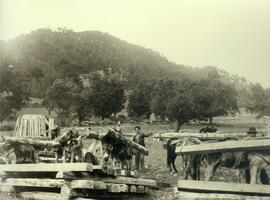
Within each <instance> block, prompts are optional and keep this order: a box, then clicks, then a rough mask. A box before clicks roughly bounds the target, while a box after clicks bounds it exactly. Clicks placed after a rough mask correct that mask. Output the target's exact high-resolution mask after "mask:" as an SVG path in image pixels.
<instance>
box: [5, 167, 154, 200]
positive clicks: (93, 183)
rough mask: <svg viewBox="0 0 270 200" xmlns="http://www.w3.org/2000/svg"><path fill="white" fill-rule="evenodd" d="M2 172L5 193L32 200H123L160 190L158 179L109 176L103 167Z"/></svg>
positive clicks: (24, 169)
mask: <svg viewBox="0 0 270 200" xmlns="http://www.w3.org/2000/svg"><path fill="white" fill-rule="evenodd" d="M0 172H1V173H2V174H3V173H4V177H2V179H0V189H1V190H2V191H5V192H13V193H16V195H18V196H20V197H22V198H31V199H48V198H50V199H70V198H72V199H76V198H79V197H82V198H98V199H106V198H108V199H122V198H123V197H128V196H130V195H132V194H133V195H134V194H135V195H138V194H140V195H145V194H147V193H148V192H149V189H157V188H158V186H157V182H156V181H155V180H150V179H141V178H132V177H125V176H122V177H118V176H117V177H116V176H106V174H103V168H102V167H101V166H99V165H92V164H90V163H57V164H45V163H42V164H11V165H3V167H2V166H1V168H0ZM14 172H16V173H14ZM44 191H46V193H44Z"/></svg>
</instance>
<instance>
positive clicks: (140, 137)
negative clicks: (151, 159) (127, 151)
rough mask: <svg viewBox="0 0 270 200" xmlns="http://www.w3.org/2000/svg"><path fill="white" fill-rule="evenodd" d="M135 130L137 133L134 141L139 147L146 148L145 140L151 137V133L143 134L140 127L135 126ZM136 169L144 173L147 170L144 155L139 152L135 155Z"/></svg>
mask: <svg viewBox="0 0 270 200" xmlns="http://www.w3.org/2000/svg"><path fill="white" fill-rule="evenodd" d="M134 129H135V131H136V134H135V135H134V137H133V141H134V142H136V143H138V144H139V145H142V146H143V147H145V142H144V138H145V137H148V136H150V135H151V133H149V134H145V133H141V127H140V126H135V128H134ZM135 167H136V169H137V170H138V171H142V170H144V169H145V165H144V154H142V153H141V152H139V151H137V152H136V154H135Z"/></svg>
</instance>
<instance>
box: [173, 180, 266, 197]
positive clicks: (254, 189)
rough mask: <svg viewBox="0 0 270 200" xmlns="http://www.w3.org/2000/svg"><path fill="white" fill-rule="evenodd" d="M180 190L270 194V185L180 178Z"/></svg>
mask: <svg viewBox="0 0 270 200" xmlns="http://www.w3.org/2000/svg"><path fill="white" fill-rule="evenodd" d="M178 190H179V191H193V192H208V193H211V192H213V193H230V194H247V195H248V194H249V195H251V194H252V195H255V194H256V195H269V196H270V185H258V184H240V183H226V182H215V181H193V180H192V181H191V180H179V181H178Z"/></svg>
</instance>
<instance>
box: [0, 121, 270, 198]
mask: <svg viewBox="0 0 270 200" xmlns="http://www.w3.org/2000/svg"><path fill="white" fill-rule="evenodd" d="M215 123H216V124H217V127H218V129H219V132H220V133H234V132H237V133H244V132H246V131H247V130H248V128H249V127H251V126H255V127H256V128H257V130H258V132H262V133H264V134H266V133H267V130H266V129H265V126H266V124H265V123H264V122H263V121H262V120H260V121H257V120H254V119H253V117H252V116H249V118H244V120H242V118H238V117H237V118H235V119H231V118H227V119H226V118H218V119H216V120H215ZM135 125H137V124H123V126H122V130H123V132H134V130H133V128H134V126H135ZM140 125H141V127H142V131H143V132H150V131H152V132H153V133H159V132H171V131H172V130H173V128H174V125H173V124H156V125H149V124H140ZM202 126H203V125H198V124H191V125H190V126H183V127H182V130H183V131H185V132H198V130H199V129H200V128H201V127H202ZM106 128H107V127H100V126H95V127H93V130H95V131H98V132H103V131H105V130H106ZM1 135H12V131H5V132H0V136H1ZM162 144H163V142H161V141H157V140H155V139H153V138H147V140H146V145H147V147H148V148H149V156H147V157H146V166H147V169H146V170H145V172H144V173H142V174H140V175H141V176H142V177H143V178H150V179H156V180H159V181H163V182H166V183H170V184H171V187H169V188H163V189H161V190H154V191H151V194H150V195H149V196H147V198H144V199H149V200H152V199H160V200H161V199H174V198H175V197H174V192H173V187H175V186H176V185H177V181H178V180H179V179H183V172H182V166H181V159H180V157H178V158H177V159H176V167H177V169H178V170H179V172H178V173H177V174H171V173H170V172H169V171H168V169H167V167H166V150H165V149H163V148H162ZM202 171H204V166H202ZM202 175H203V172H202ZM214 180H215V181H224V182H236V181H237V176H236V171H235V170H233V169H227V168H221V169H219V170H218V171H217V173H216V174H215V177H214ZM0 199H8V197H7V196H0ZM10 199H14V198H10ZM133 199H134V198H133ZM136 199H141V198H139V197H138V198H136Z"/></svg>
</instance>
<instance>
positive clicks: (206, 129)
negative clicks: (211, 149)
mask: <svg viewBox="0 0 270 200" xmlns="http://www.w3.org/2000/svg"><path fill="white" fill-rule="evenodd" d="M214 132H217V128H215V127H213V126H211V127H209V126H206V127H203V128H201V129H200V133H214Z"/></svg>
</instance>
